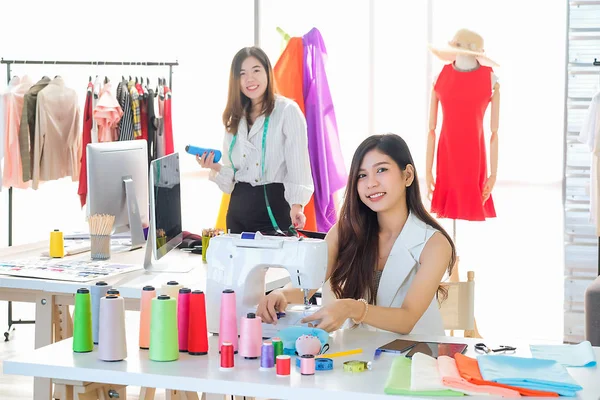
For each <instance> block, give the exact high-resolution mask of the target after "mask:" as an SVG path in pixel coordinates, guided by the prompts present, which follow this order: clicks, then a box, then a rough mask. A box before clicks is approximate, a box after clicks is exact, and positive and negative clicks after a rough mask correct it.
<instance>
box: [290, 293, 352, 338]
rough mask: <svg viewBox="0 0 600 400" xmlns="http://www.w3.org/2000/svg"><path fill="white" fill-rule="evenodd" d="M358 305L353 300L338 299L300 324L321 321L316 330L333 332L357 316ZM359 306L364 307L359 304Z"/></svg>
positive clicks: (305, 318)
mask: <svg viewBox="0 0 600 400" xmlns="http://www.w3.org/2000/svg"><path fill="white" fill-rule="evenodd" d="M356 303H358V302H357V301H356V300H353V299H337V300H335V301H334V302H333V303H331V304H328V305H326V306H323V307H322V308H321V309H320V310H319V311H317V312H316V313H314V314H313V315H309V316H308V317H304V318H303V319H302V321H300V322H301V323H303V324H306V323H310V322H312V321H320V322H319V323H318V324H317V326H316V327H315V328H319V329H323V330H325V331H327V332H333V331H335V330H338V329H340V327H341V326H342V325H343V324H344V322H346V320H347V319H348V318H350V317H352V316H353V315H354V314H357V307H356V306H357V304H356ZM358 306H363V305H362V304H360V303H359V304H358ZM358 313H360V311H359V312H358ZM313 325H314V324H313Z"/></svg>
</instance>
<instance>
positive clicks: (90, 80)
mask: <svg viewBox="0 0 600 400" xmlns="http://www.w3.org/2000/svg"><path fill="white" fill-rule="evenodd" d="M88 82H89V83H92V76H91V75H90V79H89V80H88Z"/></svg>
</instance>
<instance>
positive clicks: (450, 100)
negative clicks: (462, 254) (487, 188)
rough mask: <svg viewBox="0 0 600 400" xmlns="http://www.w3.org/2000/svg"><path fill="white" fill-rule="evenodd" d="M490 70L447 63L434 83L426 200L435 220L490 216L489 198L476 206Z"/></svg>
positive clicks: (483, 164) (484, 174) (484, 168)
mask: <svg viewBox="0 0 600 400" xmlns="http://www.w3.org/2000/svg"><path fill="white" fill-rule="evenodd" d="M491 72H492V69H491V68H490V67H485V66H479V68H477V69H476V70H473V71H469V72H463V71H457V70H456V69H455V68H454V66H453V65H452V64H447V65H445V66H444V68H443V69H442V72H441V73H440V75H439V77H438V79H437V81H436V83H435V86H434V89H435V92H436V94H437V96H438V98H439V100H440V103H441V105H442V112H443V116H444V119H443V122H442V131H441V133H440V139H439V145H438V151H437V163H436V175H437V176H436V182H435V190H434V192H433V198H432V200H431V212H432V213H436V214H437V216H438V218H452V219H462V220H469V221H484V220H485V219H486V218H493V217H495V216H496V210H495V208H494V200H493V198H492V196H491V195H490V197H489V198H488V200H487V201H486V202H485V204H484V203H483V202H482V193H483V188H484V185H485V181H486V179H487V160H486V151H485V140H484V139H485V138H484V132H483V118H484V115H485V110H486V108H487V106H488V104H489V103H490V100H491V98H492V90H491V76H492V75H491Z"/></svg>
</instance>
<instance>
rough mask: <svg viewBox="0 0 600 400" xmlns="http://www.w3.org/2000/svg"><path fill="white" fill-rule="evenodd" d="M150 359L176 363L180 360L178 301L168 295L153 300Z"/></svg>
mask: <svg viewBox="0 0 600 400" xmlns="http://www.w3.org/2000/svg"><path fill="white" fill-rule="evenodd" d="M148 357H149V358H150V359H151V360H152V361H175V360H177V359H178V358H179V334H178V330H177V301H176V300H175V299H174V298H171V297H169V296H166V295H160V296H158V297H155V298H153V299H152V316H151V319H150V353H149V355H148Z"/></svg>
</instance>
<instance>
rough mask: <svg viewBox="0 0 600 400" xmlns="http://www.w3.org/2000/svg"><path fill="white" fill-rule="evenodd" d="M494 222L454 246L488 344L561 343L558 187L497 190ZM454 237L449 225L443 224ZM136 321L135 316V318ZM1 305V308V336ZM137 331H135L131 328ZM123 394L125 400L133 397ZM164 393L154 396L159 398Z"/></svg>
mask: <svg viewBox="0 0 600 400" xmlns="http://www.w3.org/2000/svg"><path fill="white" fill-rule="evenodd" d="M494 196H495V197H494V201H495V203H496V210H497V213H498V218H496V219H493V220H488V221H486V222H481V223H470V222H464V221H459V222H458V223H457V231H456V237H457V245H458V252H459V255H460V257H461V264H460V274H461V279H466V273H467V271H468V270H473V271H475V281H476V319H477V323H478V327H479V331H480V333H481V334H482V336H483V337H484V338H486V340H490V341H495V342H498V343H499V342H500V341H501V342H502V343H499V344H511V343H512V342H513V341H517V340H532V341H543V342H547V341H560V340H562V337H563V298H564V295H563V275H564V274H563V268H564V262H563V243H562V238H563V232H562V229H563V228H562V227H563V221H562V205H561V188H560V185H555V186H528V187H526V186H519V185H502V184H499V185H498V186H497V187H496V188H495V190H494ZM443 224H444V226H445V227H447V228H448V229H449V232H450V233H451V232H452V222H451V221H443ZM15 312H16V313H17V315H18V317H21V318H24V319H26V318H31V317H33V306H32V305H26V304H21V305H18V306H17V308H16V310H15ZM134 319H135V317H134ZM5 321H6V303H2V302H0V325H1V327H0V329H1V331H2V332H3V331H4V330H5V323H6V322H5ZM135 329H137V328H135ZM33 337H34V336H33V327H32V326H19V327H17V332H16V335H15V336H14V338H13V339H12V340H11V341H10V342H8V343H5V342H0V361H1V360H4V359H6V358H8V357H10V356H12V355H13V354H15V353H16V352H19V351H25V350H29V349H32V348H33ZM137 393H138V391H137V390H129V391H128V396H127V398H128V400H132V399H136V398H137ZM31 396H32V380H31V379H30V378H23V377H16V376H7V375H0V398H1V399H3V400H16V399H30V398H31ZM158 398H164V392H162V393H160V392H159V393H157V399H158Z"/></svg>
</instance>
